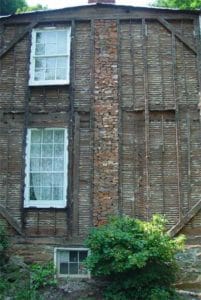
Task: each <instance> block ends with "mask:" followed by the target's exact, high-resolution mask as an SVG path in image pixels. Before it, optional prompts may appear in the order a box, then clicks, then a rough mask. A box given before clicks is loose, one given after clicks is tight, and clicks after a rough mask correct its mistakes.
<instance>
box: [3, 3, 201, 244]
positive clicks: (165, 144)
mask: <svg viewBox="0 0 201 300" xmlns="http://www.w3.org/2000/svg"><path fill="white" fill-rule="evenodd" d="M41 14H42V16H41ZM159 14H160V17H162V19H161V18H160V19H158V18H159ZM111 16H112V19H111ZM79 19H80V20H79ZM81 19H82V20H81ZM101 19H102V20H101ZM157 19H158V20H157ZM197 19H198V15H197V13H196V12H195V13H189V12H186V13H185V12H181V13H180V12H171V11H166V10H165V11H161V10H159V11H157V10H149V9H131V8H127V9H126V8H123V7H117V8H114V7H111V6H108V7H106V6H101V5H100V6H94V7H88V8H87V7H82V8H72V9H71V8H69V9H67V10H65V9H64V10H59V11H55V12H44V13H35V14H25V15H21V16H13V17H10V18H8V19H7V21H6V22H4V24H3V23H2V24H1V27H0V33H1V36H0V45H1V48H3V49H7V47H8V45H11V43H12V41H13V40H14V39H17V38H20V41H19V42H17V43H16V44H15V45H14V44H13V47H12V48H11V49H10V50H9V51H8V52H6V53H5V55H4V56H3V57H2V59H1V60H0V141H1V143H0V191H1V193H0V205H2V206H3V207H5V208H6V209H7V210H8V212H9V214H10V215H12V217H13V218H14V219H15V220H16V222H17V224H18V225H19V228H22V229H23V230H24V233H25V234H26V236H27V237H28V238H32V239H33V240H35V239H36V238H41V239H42V238H44V237H46V238H49V242H50V240H51V239H52V238H53V239H54V241H55V243H56V244H59V243H60V244H63V242H62V241H63V239H64V240H65V242H66V243H68V244H69V243H70V241H71V242H72V243H75V244H76V243H78V242H80V243H81V242H82V240H83V238H84V237H85V236H86V234H87V232H88V231H89V228H90V227H91V226H92V225H97V224H100V223H102V222H105V220H106V218H107V216H108V215H109V214H112V213H115V214H116V213H124V214H128V215H131V216H137V217H139V218H142V219H147V218H150V217H151V215H152V214H154V213H161V214H165V215H166V216H167V218H168V227H169V228H171V227H172V226H175V225H176V224H180V225H181V223H182V222H183V223H182V226H184V225H185V228H184V229H183V230H184V231H185V232H188V234H189V235H191V234H194V233H195V232H199V234H201V229H200V222H201V213H199V209H198V210H193V212H195V213H196V216H195V217H194V216H192V215H190V218H189V212H191V209H192V208H193V207H194V206H195V207H197V206H196V204H197V203H198V202H199V201H200V199H201V198H200V195H201V179H200V178H201V176H200V174H201V155H200V148H201V139H200V132H201V131H200V116H199V111H198V102H199V97H198V93H199V90H200V87H199V82H200V78H199V72H198V65H197V63H198V61H199V59H198V58H199V57H197V55H200V54H199V51H198V49H197V48H196V45H197V44H198V43H199V41H200V40H199V39H198V35H196V36H195V34H194V32H197V33H198V29H197V28H194V26H195V24H197V23H196V22H195V21H196V20H197ZM71 20H73V26H72V27H73V30H72V47H73V49H72V57H71V84H70V86H56V87H55V86H49V87H45V86H44V87H30V88H29V87H27V82H28V78H27V66H28V64H29V55H30V54H29V53H30V37H31V36H30V32H27V34H25V35H24V37H23V38H22V33H23V31H24V30H26V29H25V28H29V27H27V26H29V24H30V23H31V22H34V21H38V22H39V24H40V25H41V24H42V23H44V22H45V23H44V24H51V25H52V24H53V25H57V26H62V25H63V24H71ZM57 22H58V23H57ZM167 22H168V23H167ZM0 23H1V21H0ZM195 29H196V30H195ZM197 53H198V54H197ZM27 127H66V128H68V130H69V135H70V139H69V144H70V146H69V158H70V160H71V162H70V167H69V170H68V173H69V174H68V176H69V178H70V179H69V183H70V187H69V189H68V205H67V208H66V209H36V208H27V209H23V185H24V173H23V166H24V149H25V134H26V128H27ZM119 183H120V184H119ZM191 217H192V218H191ZM183 220H184V221H183ZM186 220H188V222H189V223H188V222H187V223H188V224H186ZM178 222H180V223H178ZM180 225H178V226H177V228H179V230H180V229H181V226H180ZM57 238H60V242H58V240H57ZM56 240H57V242H56ZM54 241H53V242H52V244H53V243H54ZM32 242H33V241H32Z"/></svg>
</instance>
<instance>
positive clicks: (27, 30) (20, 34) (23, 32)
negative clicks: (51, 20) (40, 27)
mask: <svg viewBox="0 0 201 300" xmlns="http://www.w3.org/2000/svg"><path fill="white" fill-rule="evenodd" d="M37 24H38V21H35V22H31V24H30V25H28V26H27V27H26V28H25V29H24V30H23V31H22V32H20V33H19V34H17V36H16V37H15V38H14V39H13V40H12V41H11V42H10V43H9V44H8V45H7V46H6V47H5V48H3V49H1V51H0V58H2V57H3V56H4V55H5V54H6V53H7V52H8V51H10V50H11V49H12V48H13V47H14V46H15V45H16V44H17V43H18V42H20V41H21V40H22V39H23V37H24V36H25V35H26V34H27V33H29V32H30V31H31V30H32V29H33V28H34V27H35V26H36V25H37Z"/></svg>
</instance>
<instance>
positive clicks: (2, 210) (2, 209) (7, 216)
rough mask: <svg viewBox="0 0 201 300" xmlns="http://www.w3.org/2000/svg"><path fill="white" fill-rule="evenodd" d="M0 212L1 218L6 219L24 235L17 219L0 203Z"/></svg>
mask: <svg viewBox="0 0 201 300" xmlns="http://www.w3.org/2000/svg"><path fill="white" fill-rule="evenodd" d="M0 214H1V215H2V217H3V218H5V219H6V221H7V222H8V223H9V224H10V225H11V226H12V227H13V228H14V229H15V230H16V231H17V232H18V233H19V234H20V235H24V234H23V232H22V230H21V228H20V226H19V224H18V223H17V221H16V220H15V219H14V218H13V217H12V216H11V215H10V213H9V212H8V210H7V209H6V208H5V207H4V206H2V205H0Z"/></svg>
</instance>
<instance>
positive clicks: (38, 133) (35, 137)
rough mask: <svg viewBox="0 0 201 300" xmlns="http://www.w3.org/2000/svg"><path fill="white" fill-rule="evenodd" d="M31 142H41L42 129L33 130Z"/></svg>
mask: <svg viewBox="0 0 201 300" xmlns="http://www.w3.org/2000/svg"><path fill="white" fill-rule="evenodd" d="M31 142H32V143H40V142H41V130H31Z"/></svg>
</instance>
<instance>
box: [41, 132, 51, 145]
mask: <svg viewBox="0 0 201 300" xmlns="http://www.w3.org/2000/svg"><path fill="white" fill-rule="evenodd" d="M52 142H53V130H43V143H52Z"/></svg>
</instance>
